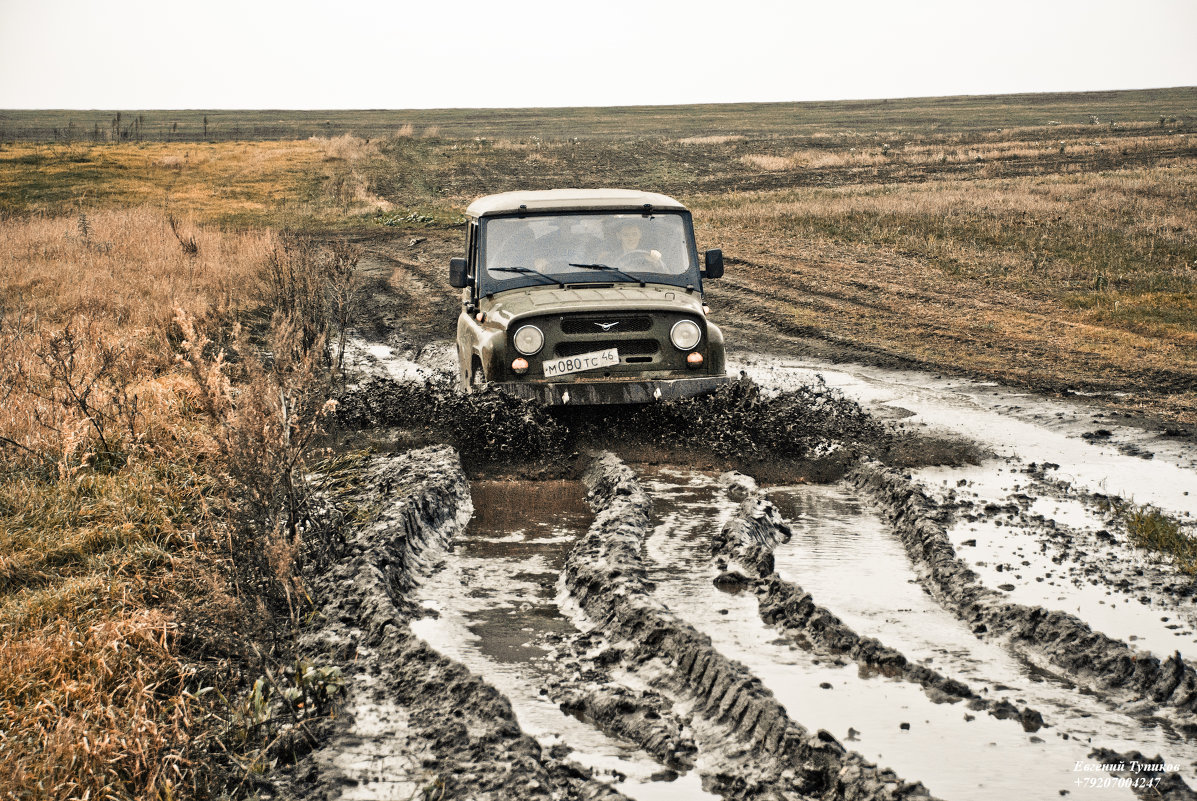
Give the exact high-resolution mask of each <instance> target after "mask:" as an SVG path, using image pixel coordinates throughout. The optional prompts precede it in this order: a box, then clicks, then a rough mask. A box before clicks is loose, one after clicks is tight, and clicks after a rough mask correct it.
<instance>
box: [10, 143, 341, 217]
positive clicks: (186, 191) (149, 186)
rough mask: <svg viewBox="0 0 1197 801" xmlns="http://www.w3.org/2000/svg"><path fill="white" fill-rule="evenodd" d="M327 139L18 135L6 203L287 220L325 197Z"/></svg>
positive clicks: (54, 212)
mask: <svg viewBox="0 0 1197 801" xmlns="http://www.w3.org/2000/svg"><path fill="white" fill-rule="evenodd" d="M325 156H326V151H325V148H324V147H322V145H321V143H320V142H312V141H297V142H226V143H219V144H211V143H150V142H140V143H121V144H106V145H83V144H74V145H43V144H29V143H18V144H13V145H8V146H5V147H4V149H3V150H0V211H4V210H5V209H7V210H9V211H11V212H17V213H20V214H22V215H26V214H40V215H46V216H60V215H63V214H71V213H74V212H76V211H78V210H79V209H93V208H111V207H117V206H119V207H133V206H142V205H146V206H153V207H157V208H160V209H167V210H170V211H172V212H173V213H175V214H176V215H182V216H189V217H193V218H194V219H196V220H197V221H199V222H220V223H235V224H239V225H254V224H256V225H264V224H272V223H273V224H280V225H286V224H291V223H295V222H299V221H302V220H303V219H304V218H305V217H312V216H316V217H322V218H325V217H329V216H331V210H325V209H323V208H322V207H321V200H322V199H323V198H322V197H321V192H320V180H321V177H322V176H323V175H324V174H325V170H323V169H321V167H322V162H323V160H324V158H325Z"/></svg>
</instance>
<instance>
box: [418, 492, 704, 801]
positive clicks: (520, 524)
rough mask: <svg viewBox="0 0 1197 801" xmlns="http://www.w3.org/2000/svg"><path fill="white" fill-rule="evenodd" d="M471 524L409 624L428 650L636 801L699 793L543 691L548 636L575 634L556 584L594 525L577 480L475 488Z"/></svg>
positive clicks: (694, 777) (550, 666) (695, 781)
mask: <svg viewBox="0 0 1197 801" xmlns="http://www.w3.org/2000/svg"><path fill="white" fill-rule="evenodd" d="M470 491H471V495H472V497H473V503H474V517H473V518H472V519H471V521H470V523H469V525H468V526H467V527H466V531H465V533H464V534H463V536H462V537H461V540H460V541H459V543H458V544H457V546H456V548H455V549H454V551H453V552H452V553H450V554H448V555H447V556H446V559H445V562H444V565H443V567H442V568H440V569H439V570H437V571H436V572H435V573H433V574H432V575H431V576H430V577H429V578H428V579H426V580H425V582H424V583H423V585H422V586H421V587H420V588H419V590H418V591H417V598H416V600H417V601H418V602H419V603H420V604H421V605H422V606H424V607H425V608H428V609H432V610H435V612H436V614H437V616H436V617H425V618H423V619H421V620H417V621H415V622H413V623H412V625H411V628H412V630H413V631H414V632H415V633H416V634H417V635H418V636H419V637H421V638H422V639H423V640H424V641H426V642H427V643H429V645H431V646H432V647H433V648H435V649H436V650H438V651H440V652H441V653H443V654H445V655H446V656H448V657H450V658H452V659H454V660H456V661H458V662H461V663H462V664H464V665H465V666H466V667H468V668H469V669H470V670H471V671H473V672H474V673H477V674H479V675H481V676H482V677H484V678H485V679H486V680H487V681H488V682H489V683H490V684H492V685H493V686H494V687H495V688H497V689H498V690H499V691H500V692H502V693H503V694H504V695H505V696H506V697H507V698H508V699H509V700H510V701H511V705H512V707H513V708H514V710H515V714H516V717H517V718H518V719H519V723H520V727H521V728H522V729H523V730H524V731H525V732H527V733H528V734H529V735H531V736H532V737H534V738H536V739H537V740H538V741H539V742H540V744H541V746H542V747H543V748H545V749H546V750H547V749H549V748H552V747H553V746H557V745H565V746H568V747H569V748H570V749H572V752H571V753H570V754H569V756H568V759H571V760H574V761H576V762H578V763H580V764H582V765H585V766H587V767H589V768H590V769H591V770H593V771H594V773H595V777H596V778H598V779H599V780H602V781H607V782H610V783H611V784H612V786H614V787H615V788H616V789H618V790H619V791H620V792H622V793H624V794H625V795H627V796H629V797H630V798H634V799H638V801H668V800H669V799H676V798H679V797H684V798H694V799H704V798H714V796H709V795H707V794H705V793H704V792H703V791H702V789H701V786H700V783H699V778H698V774H697V772H696V771H691V772H689V773H687V774H685V775H682V776H679V777H678V778H677V779H675V780H674V781H671V782H664V781H653V780H652V779H651V777H652V776H653V775H654V774H659V773H660V772H661V771H662V766H661V765H660V764H658V763H657V762H655V761H653V760H651V759H650V758H648V757H647V756H646V755H645V754H644V753H643V752H642V751H640V750H639V749H638V748H637V747H635V746H633V745H631V744H627V743H622V742H620V741H618V740H615V739H613V738H610V737H608V736H607V735H605V734H603V733H602V732H601V731H599V730H598V729H596V728H593V727H592V726H589V725H587V724H585V723H583V722H581V721H579V720H577V719H576V718H573V717H571V716H568V715H566V714H564V713H563V712H562V711H561V709H560V708H559V707H558V706H557V704H555V703H554V702H553V701H551V700H549V698H548V697H547V696H546V695H542V694H541V688H542V687H543V686H545V684H546V682H547V680H548V679H549V678H551V677H553V676H555V675H557V673H556V671H557V670H558V666H557V665H556V664H555V663H554V662H553V661H551V660H549V659H548V658H547V654H548V647H547V645H546V638H547V637H549V636H551V635H553V634H568V633H572V632H575V631H577V629H576V627H575V625H574V622H573V618H572V615H575V614H576V610H566V611H565V612H563V610H562V609H561V608H560V607H559V605H558V601H557V595H558V591H559V587H558V579H559V577H560V574H561V568H562V566H563V564H564V561H565V557H566V555H567V554H568V552H569V549H570V548H571V547H572V545H573V543H574V541H575V540H576V539H577V537H578V536H580V535H581V534H582V533H584V532H585V531H586V529H587V527H588V526H589V525H590V522H591V520H592V518H593V516H592V515H591V512H590V509H589V507H588V506H587V505H586V502H585V497H586V490H585V487H583V485H582V484H581V483H580V482H576V481H535V482H533V481H476V482H474V483H472V484H471V487H470Z"/></svg>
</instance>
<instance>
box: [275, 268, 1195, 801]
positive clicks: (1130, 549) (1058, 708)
mask: <svg viewBox="0 0 1197 801" xmlns="http://www.w3.org/2000/svg"><path fill="white" fill-rule="evenodd" d="M387 266H388V269H393V270H394V271H395V274H396V275H398V274H400V273H404V271H406V273H405V274H410V275H413V276H416V277H420V276H422V275H423V272H424V270H423V267H422V266H421V265H418V264H415V263H411V262H406V261H403V260H398V261H395V262H394V263H388V265H387ZM434 311H435V310H432V309H425V310H424V312H427V313H424V312H420V313H417V314H416V315H415V316H414V317H413V318H412V321H411V322H412V324H411V326H409V327H406V328H405V329H404V330H402V331H400V330H394V329H390V330H386V331H383V330H376V331H374V330H372V331H361V332H359V336H358V338H357V339H355V340H353V341H352V342H351V345H350V348H349V349H348V350H347V353H346V361H347V363H348V364H349V370H350V373H351V375H350V380H349V381H348V385H347V389H346V392H345V395H344V396H343V397H342V399H341V404H340V409H339V410H338V426H339V431H337V432H336V436H337V437H338V443H339V447H343V448H345V449H352V448H360V447H368V448H371V449H373V450H374V451H375V452H376V455H374V456H372V457H370V459H369V460H368V461H367V462H366V466H365V467H364V468H363V469H362V473H361V475H360V476H358V477H357V479H355V482H354V485H355V487H356V489H355V491H354V492H355V493H356V494H355V495H352V496H351V497H348V498H345V497H342V498H341V499H340V500H339V501H338V502H340V503H348V504H349V505H350V506H351V507H352V509H353V510H356V516H354V515H353V514H347V518H350V519H355V520H359V521H361V520H362V519H365V520H366V521H367V522H364V523H361V522H359V523H358V524H355V527H354V530H353V531H352V532H351V533H350V534H349V535H348V536H347V539H348V543H349V545H348V546H347V549H346V553H345V555H344V557H343V558H342V559H341V560H340V561H339V562H338V564H337V565H335V566H334V568H333V569H332V570H330V571H328V574H327V575H324V576H321V577H317V578H316V579H315V580H314V581H313V592H314V593H315V594H316V595H317V596H318V597H319V598H320V609H321V612H320V615H319V616H318V618H317V619H316V620H315V621H314V622H313V625H312V628H311V630H310V632H309V634H308V635H307V638H306V641H305V646H304V647H305V651H306V652H307V653H309V654H311V655H312V656H314V657H319V658H320V659H322V660H324V661H328V660H330V659H331V660H332V661H333V662H334V663H336V664H338V665H340V666H342V668H343V670H344V671H345V675H346V677H347V696H346V700H345V702H344V706H343V708H342V709H341V711H340V712H339V714H338V717H337V718H336V719H335V720H334V721H333V723H332V724H331V726H330V731H329V732H328V733H327V736H326V737H325V738H324V740H323V742H322V743H321V745H320V746H319V747H317V748H316V749H315V750H314V751H313V752H312V753H311V754H309V755H308V756H306V757H304V758H303V759H301V760H300V761H299V762H298V764H297V765H296V766H295V767H294V769H293V770H290V771H289V773H288V777H287V780H286V782H285V783H282V784H280V785H279V790H280V793H281V794H282V795H285V796H291V797H303V798H410V797H431V798H463V799H466V798H469V799H472V798H485V799H490V798H494V799H498V798H516V799H523V798H554V799H557V798H560V799H582V798H633V799H645V801H654V800H655V799H717V798H718V799H757V798H762V799H782V798H785V799H789V798H797V799H805V798H811V799H814V798H819V799H823V798H860V799H871V798H879V799H880V798H895V799H896V798H911V799H913V798H944V799H951V798H962V799H963V798H967V799H974V798H975V799H989V798H994V799H997V798H1011V797H1020V798H1049V797H1050V798H1059V797H1062V796H1065V795H1071V796H1073V797H1076V796H1080V795H1082V794H1084V793H1089V792H1095V791H1096V792H1100V793H1101V794H1102V796H1101V797H1103V798H1115V797H1119V798H1124V797H1129V796H1130V795H1138V796H1140V797H1143V798H1157V797H1165V798H1191V797H1193V796H1192V793H1191V790H1190V789H1189V787H1190V786H1197V726H1194V724H1193V721H1194V720H1195V719H1197V676H1195V674H1194V671H1193V668H1192V666H1191V662H1190V660H1191V659H1192V658H1193V657H1194V656H1197V654H1195V653H1194V652H1195V651H1197V634H1195V632H1197V600H1195V594H1197V593H1195V590H1194V587H1195V584H1194V581H1193V578H1192V577H1191V576H1188V575H1185V574H1184V573H1183V572H1181V571H1180V570H1178V569H1177V568H1176V566H1175V565H1173V564H1171V563H1169V562H1168V561H1167V560H1166V559H1161V558H1160V557H1158V556H1157V555H1153V554H1150V553H1146V552H1144V551H1142V550H1140V549H1137V548H1135V547H1134V546H1133V545H1132V543H1131V540H1130V538H1129V536H1128V533H1127V532H1126V530H1125V526H1124V525H1122V524H1119V522H1118V520H1117V519H1115V518H1114V516H1112V515H1111V514H1110V512H1109V510H1110V509H1111V508H1112V506H1111V505H1112V504H1113V503H1116V502H1123V501H1126V500H1128V499H1133V500H1134V501H1135V502H1137V503H1150V504H1152V505H1153V506H1154V507H1156V508H1159V509H1161V510H1163V511H1164V512H1165V513H1167V514H1169V515H1171V516H1172V517H1173V518H1174V519H1176V520H1178V521H1179V522H1180V524H1181V526H1182V527H1185V526H1189V527H1191V526H1192V524H1193V522H1192V521H1193V513H1194V510H1195V508H1197V507H1195V506H1194V501H1193V500H1192V499H1193V498H1194V497H1197V450H1195V449H1193V448H1192V447H1191V446H1190V445H1189V444H1187V443H1186V442H1184V441H1182V440H1177V439H1176V438H1168V437H1164V436H1159V437H1152V436H1148V435H1144V434H1143V432H1141V431H1138V433H1137V434H1136V431H1137V429H1135V427H1134V425H1133V421H1122V422H1120V421H1117V420H1113V419H1110V418H1108V417H1101V416H1099V415H1098V414H1097V413H1095V412H1094V411H1093V410H1092V409H1091V408H1089V407H1085V406H1084V405H1068V404H1061V403H1059V402H1056V401H1046V400H1042V399H1038V398H1035V397H1032V396H1026V395H1022V394H1019V393H1014V392H1011V391H1009V390H1006V389H1004V388H1002V387H998V386H996V385H984V384H976V383H970V382H966V381H962V380H959V379H950V378H943V377H941V376H929V375H920V374H917V373H911V372H909V371H894V370H885V369H882V368H877V367H863V366H860V365H845V364H835V365H832V364H828V363H821V362H812V361H809V360H803V359H801V358H795V357H781V356H773V355H767V354H755V355H752V354H750V355H748V356H747V357H745V358H742V360H741V361H740V362H739V363H738V364H737V365H736V368H737V369H742V370H743V371H744V378H745V380H744V381H742V382H740V383H738V384H735V385H733V386H732V387H729V388H728V389H727V390H725V391H724V392H722V393H720V394H719V395H717V396H715V397H712V398H708V399H702V400H698V401H693V402H686V403H672V404H659V405H655V406H651V407H645V408H640V409H633V410H601V411H598V412H579V411H573V412H566V413H562V412H561V411H559V410H558V411H552V410H546V409H543V408H540V407H536V406H533V405H531V404H528V403H526V402H522V401H517V400H515V399H512V398H509V397H506V396H503V395H501V394H499V393H494V392H486V391H484V392H481V393H478V394H475V395H471V396H464V395H462V394H460V393H459V392H457V391H456V390H455V388H454V387H453V386H452V378H451V375H452V371H453V354H452V349H451V346H450V345H449V343H448V342H447V341H446V339H445V336H446V333H445V332H443V331H440V330H439V328H438V325H439V323H438V322H437V321H438V319H439V318H438V316H437V314H434V313H433V312H434ZM395 319H396V321H398V320H400V319H401V318H400V317H396V318H395ZM1098 431H1107V432H1108V434H1094V433H1093V432H1098ZM1086 434H1090V435H1091V436H1085V435H1086ZM442 443H447V444H448V445H451V446H452V447H451V448H450V447H446V446H445V445H444V444H442ZM425 446H432V447H425ZM421 448H422V450H421ZM413 449H415V450H413ZM608 451H610V452H612V453H605V452H608ZM363 510H364V511H365V512H368V514H365V515H364V517H363ZM1120 525H1121V527H1120ZM1186 530H1189V529H1186ZM1157 762H1158V764H1157ZM1145 766H1146V767H1145ZM1152 766H1154V767H1152ZM1093 777H1100V778H1102V779H1108V780H1109V781H1108V782H1106V784H1104V785H1102V786H1100V787H1097V788H1094V786H1093V785H1092V784H1090V785H1086V784H1085V782H1084V780H1085V779H1091V778H1093ZM1144 777H1152V778H1154V779H1157V780H1156V781H1154V782H1152V783H1151V784H1150V786H1147V785H1145V784H1144V783H1143V782H1141V781H1140V782H1138V786H1136V782H1135V780H1136V779H1144Z"/></svg>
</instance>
